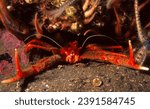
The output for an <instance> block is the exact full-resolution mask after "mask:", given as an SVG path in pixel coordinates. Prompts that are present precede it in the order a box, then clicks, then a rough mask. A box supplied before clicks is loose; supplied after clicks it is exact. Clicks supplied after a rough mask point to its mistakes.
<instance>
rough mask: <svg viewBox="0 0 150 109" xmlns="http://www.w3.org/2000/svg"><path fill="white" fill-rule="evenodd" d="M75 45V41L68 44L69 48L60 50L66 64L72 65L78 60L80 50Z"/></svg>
mask: <svg viewBox="0 0 150 109" xmlns="http://www.w3.org/2000/svg"><path fill="white" fill-rule="evenodd" d="M77 45H78V43H77V41H74V42H71V43H69V46H67V47H65V48H63V49H61V54H62V55H64V56H65V60H66V62H69V63H71V64H73V63H76V62H77V61H78V60H79V53H80V50H81V48H79V47H78V46H77Z"/></svg>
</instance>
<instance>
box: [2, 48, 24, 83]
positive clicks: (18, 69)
mask: <svg viewBox="0 0 150 109" xmlns="http://www.w3.org/2000/svg"><path fill="white" fill-rule="evenodd" d="M15 61H16V71H17V74H16V76H15V77H13V78H10V79H6V80H3V81H1V83H11V82H15V81H18V80H20V79H21V78H22V77H24V75H23V72H22V70H21V67H20V63H19V56H18V50H17V49H15Z"/></svg>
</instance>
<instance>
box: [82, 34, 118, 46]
mask: <svg viewBox="0 0 150 109" xmlns="http://www.w3.org/2000/svg"><path fill="white" fill-rule="evenodd" d="M93 37H106V38H108V39H111V40H112V41H114V42H115V43H116V44H118V45H119V43H118V42H117V41H116V40H114V39H112V38H111V37H108V36H106V35H101V34H96V35H91V36H89V37H87V38H86V39H85V41H84V42H83V44H82V46H81V47H83V46H84V45H85V43H86V42H87V41H88V40H89V39H91V38H93Z"/></svg>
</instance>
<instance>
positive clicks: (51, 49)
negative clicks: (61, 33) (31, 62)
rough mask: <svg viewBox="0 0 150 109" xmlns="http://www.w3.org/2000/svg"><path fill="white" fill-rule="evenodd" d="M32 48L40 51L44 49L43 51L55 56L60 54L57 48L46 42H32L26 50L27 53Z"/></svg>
mask: <svg viewBox="0 0 150 109" xmlns="http://www.w3.org/2000/svg"><path fill="white" fill-rule="evenodd" d="M32 43H33V44H32ZM34 43H36V44H34ZM37 44H38V45H37ZM32 48H39V49H42V50H45V51H48V52H52V53H53V54H55V53H57V52H58V48H57V47H53V46H51V45H49V44H47V43H45V42H42V41H39V40H32V41H30V42H28V43H27V45H26V48H25V52H28V51H29V50H30V49H32Z"/></svg>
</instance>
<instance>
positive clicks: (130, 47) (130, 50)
mask: <svg viewBox="0 0 150 109" xmlns="http://www.w3.org/2000/svg"><path fill="white" fill-rule="evenodd" d="M129 53H130V57H129V61H128V66H129V67H131V68H134V69H138V70H146V71H148V70H149V68H148V67H144V66H140V65H137V64H135V60H134V55H133V49H132V44H131V40H129Z"/></svg>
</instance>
